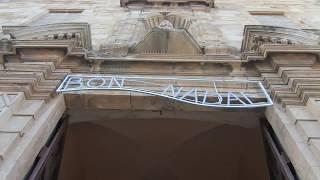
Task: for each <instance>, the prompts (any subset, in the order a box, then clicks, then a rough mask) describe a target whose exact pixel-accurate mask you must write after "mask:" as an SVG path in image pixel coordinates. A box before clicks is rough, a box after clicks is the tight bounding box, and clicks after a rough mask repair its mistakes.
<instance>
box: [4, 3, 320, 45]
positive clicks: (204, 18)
mask: <svg viewBox="0 0 320 180" xmlns="http://www.w3.org/2000/svg"><path fill="white" fill-rule="evenodd" d="M66 8H67V9H83V10H84V11H83V12H82V13H81V14H80V16H78V18H75V19H73V20H69V21H72V22H88V23H89V24H90V25H91V29H92V31H91V33H92V40H93V46H94V47H95V48H98V47H99V45H100V44H103V43H104V42H105V41H107V40H108V39H109V38H111V37H112V36H114V35H116V34H117V31H119V30H121V26H120V27H119V24H121V23H126V22H128V21H129V20H130V19H131V18H134V17H139V16H142V15H145V14H151V13H150V12H148V11H146V12H142V11H139V10H136V11H131V12H130V11H127V10H126V9H124V8H121V7H120V0H119V1H118V0H106V1H101V0H95V1H85V0H73V1H67V0H65V1H63V0H59V1H58V0H57V1H48V0H28V1H21V0H12V1H9V2H3V3H0V25H27V24H29V23H31V22H33V21H35V20H37V19H38V18H41V17H42V16H43V15H46V13H47V12H48V9H66ZM249 11H283V12H284V14H285V16H286V17H287V18H288V19H289V21H291V22H292V23H293V24H296V25H297V26H298V27H301V28H310V29H317V28H320V20H319V18H317V17H318V16H320V13H319V3H317V1H315V0H312V1H307V2H305V1H300V0H284V1H276V0H268V1H262V0H259V1H254V0H230V1H224V0H216V2H215V8H211V9H210V11H209V12H201V11H200V12H199V11H194V12H193V14H194V15H193V18H195V19H197V18H201V19H199V20H198V21H199V24H200V25H201V28H202V29H211V30H213V29H215V31H216V32H218V34H220V35H219V36H220V37H218V38H220V39H221V38H223V39H224V40H223V41H225V42H228V44H230V45H231V46H232V47H235V48H237V49H239V48H240V45H241V40H242V33H243V27H244V25H247V24H260V22H259V21H258V20H257V19H256V18H255V17H254V16H252V15H250V13H249ZM151 12H152V11H151ZM183 13H188V12H185V11H182V12H179V13H178V14H183ZM269 21H273V19H270V20H269ZM133 23H137V22H136V21H134V22H133ZM284 25H285V24H284ZM212 32H213V31H212ZM216 32H214V33H211V32H210V31H208V32H206V33H205V34H203V35H204V37H205V38H207V39H212V40H210V41H211V43H213V44H212V46H213V45H214V43H215V42H216V40H215V39H214V38H215V34H217V33H216ZM118 34H119V32H118Z"/></svg>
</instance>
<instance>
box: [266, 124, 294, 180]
mask: <svg viewBox="0 0 320 180" xmlns="http://www.w3.org/2000/svg"><path fill="white" fill-rule="evenodd" d="M261 132H262V134H263V139H264V143H265V149H266V153H267V159H268V167H269V173H270V179H271V180H298V176H297V174H296V172H295V169H294V167H293V165H292V163H291V161H290V159H289V158H288V156H287V155H286V153H285V151H284V149H283V148H282V146H281V144H280V142H279V140H278V138H277V136H276V134H275V133H274V131H273V129H272V127H271V125H270V124H269V122H268V120H266V119H262V120H261Z"/></svg>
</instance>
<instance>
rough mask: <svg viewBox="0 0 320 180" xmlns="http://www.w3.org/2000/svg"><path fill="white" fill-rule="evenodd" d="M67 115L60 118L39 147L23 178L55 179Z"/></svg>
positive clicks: (36, 179)
mask: <svg viewBox="0 0 320 180" xmlns="http://www.w3.org/2000/svg"><path fill="white" fill-rule="evenodd" d="M67 121H68V117H67V116H64V117H63V118H61V119H60V120H59V122H58V124H57V126H56V127H55V129H54V130H53V132H52V134H51V136H50V137H49V138H48V141H47V143H46V144H45V146H44V147H43V148H42V149H41V151H40V153H39V154H38V156H37V158H36V160H35V161H34V163H33V165H32V168H31V170H30V171H29V173H28V174H27V175H26V176H25V178H24V179H25V180H56V179H57V178H58V174H59V167H60V161H61V157H62V151H63V145H64V139H65V134H66V129H67V126H68V122H67Z"/></svg>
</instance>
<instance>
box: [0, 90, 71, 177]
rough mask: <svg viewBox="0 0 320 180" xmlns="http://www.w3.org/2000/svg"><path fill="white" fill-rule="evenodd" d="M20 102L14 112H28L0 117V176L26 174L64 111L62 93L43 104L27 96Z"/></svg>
mask: <svg viewBox="0 0 320 180" xmlns="http://www.w3.org/2000/svg"><path fill="white" fill-rule="evenodd" d="M20 103H21V104H19V105H20V106H17V112H26V110H30V111H27V112H28V113H27V114H24V113H22V114H19V115H18V114H13V113H12V114H11V116H10V118H8V119H6V120H5V119H0V157H1V158H0V179H6V180H11V179H12V180H18V179H22V178H23V177H24V176H25V175H26V173H27V172H28V171H29V168H30V167H31V165H32V163H33V161H34V160H35V158H36V157H37V155H38V153H39V151H40V149H41V148H42V147H43V145H44V144H45V143H46V141H47V139H48V137H49V135H50V134H51V132H52V130H53V128H54V127H55V125H56V123H57V122H58V120H59V119H60V118H61V116H62V114H63V113H64V111H65V103H64V99H63V96H61V95H60V96H57V97H55V98H53V99H52V100H51V101H50V102H49V103H46V104H44V103H43V101H30V100H24V101H21V102H20ZM34 103H35V104H34ZM26 104H29V105H31V104H32V105H33V106H32V107H29V106H26ZM37 104H38V105H39V104H40V105H41V106H37ZM34 108H35V109H34ZM13 112H15V111H13ZM31 112H33V113H35V114H30V113H31ZM33 117H35V118H36V119H34V118H33ZM22 135H23V136H22Z"/></svg>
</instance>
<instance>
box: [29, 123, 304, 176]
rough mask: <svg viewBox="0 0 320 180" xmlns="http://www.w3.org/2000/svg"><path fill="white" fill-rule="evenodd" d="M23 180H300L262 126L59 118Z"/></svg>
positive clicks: (272, 136) (269, 127)
mask: <svg viewBox="0 0 320 180" xmlns="http://www.w3.org/2000/svg"><path fill="white" fill-rule="evenodd" d="M67 126H68V130H67ZM25 179H31V180H57V179H59V180H65V179H68V180H73V179H76V180H87V179H97V180H99V179H113V180H122V179H124V180H125V179H136V180H160V179H161V180H162V179H166V180H189V179H190V180H191V179H199V180H207V179H208V180H209V179H228V180H242V179H245V180H251V179H252V180H256V179H259V180H263V179H265V180H268V179H271V180H295V179H298V178H297V175H296V173H295V171H294V168H293V166H292V164H291V162H290V160H289V159H288V158H287V156H286V155H285V152H284V150H283V148H282V147H281V145H280V143H279V141H278V139H277V137H276V136H275V134H274V132H273V130H272V127H271V126H270V124H269V123H268V122H267V120H261V121H260V123H257V125H256V126H254V127H250V128H248V127H241V126H237V125H230V124H229V125H228V124H221V123H214V122H203V121H198V120H186V119H140V120H139V119H137V120H126V119H123V120H119V119H117V120H102V121H90V122H80V123H74V124H69V125H68V123H67V118H66V117H64V118H62V119H61V120H60V121H59V123H58V125H57V127H56V128H55V130H54V131H53V133H52V135H51V136H50V138H49V139H48V142H47V144H46V145H45V146H44V147H43V149H42V150H41V152H40V153H39V155H38V157H37V159H36V160H35V163H34V165H33V167H32V169H31V170H30V172H29V174H28V175H27V176H26V178H25Z"/></svg>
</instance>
